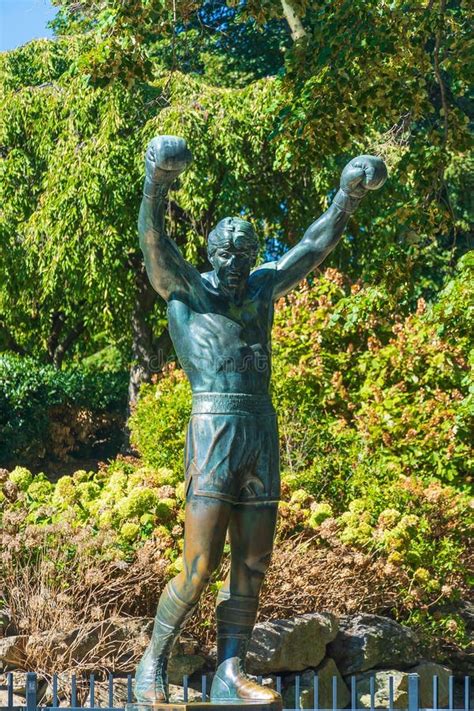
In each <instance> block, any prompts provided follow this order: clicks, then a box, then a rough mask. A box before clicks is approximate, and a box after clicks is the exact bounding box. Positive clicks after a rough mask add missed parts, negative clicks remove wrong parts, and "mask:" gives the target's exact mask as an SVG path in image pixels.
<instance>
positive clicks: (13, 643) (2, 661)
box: [0, 635, 28, 671]
mask: <svg viewBox="0 0 474 711" xmlns="http://www.w3.org/2000/svg"><path fill="white" fill-rule="evenodd" d="M27 641H28V637H27V635H14V636H12V637H1V638H0V668H2V669H3V670H4V671H10V670H12V669H16V668H18V667H21V666H22V665H23V662H24V661H25V658H26V655H25V649H26V643H27Z"/></svg>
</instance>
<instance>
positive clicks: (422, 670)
mask: <svg viewBox="0 0 474 711" xmlns="http://www.w3.org/2000/svg"><path fill="white" fill-rule="evenodd" d="M410 672H411V673H412V674H418V676H419V677H420V682H419V683H420V687H419V689H420V707H423V708H430V707H431V708H433V677H434V676H437V677H438V708H440V707H441V708H445V707H446V706H447V705H448V702H449V677H450V676H451V674H452V672H451V670H450V669H448V667H445V666H442V665H441V664H435V663H434V662H422V663H421V664H418V665H417V666H416V667H413V669H410Z"/></svg>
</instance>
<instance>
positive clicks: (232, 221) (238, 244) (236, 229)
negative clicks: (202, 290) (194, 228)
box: [207, 217, 258, 289]
mask: <svg viewBox="0 0 474 711" xmlns="http://www.w3.org/2000/svg"><path fill="white" fill-rule="evenodd" d="M257 254H258V240H257V235H256V234H255V230H254V228H253V227H252V225H251V224H250V222H247V221H246V220H241V219H240V217H225V218H224V219H223V220H221V221H220V222H219V223H218V224H217V225H216V227H215V228H214V229H213V230H212V232H211V233H210V234H209V237H208V241H207V255H208V257H209V261H210V262H211V264H212V266H213V267H214V271H215V273H216V275H217V278H218V280H219V282H221V284H222V285H223V286H225V287H227V288H228V289H238V288H239V286H241V285H243V284H244V283H245V282H246V281H247V278H248V276H249V274H250V270H251V269H252V267H254V266H255V262H256V261H257Z"/></svg>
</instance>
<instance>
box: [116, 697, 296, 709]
mask: <svg viewBox="0 0 474 711" xmlns="http://www.w3.org/2000/svg"><path fill="white" fill-rule="evenodd" d="M229 706H232V711H281V709H282V702H281V700H280V699H277V700H275V701H272V702H271V703H266V702H262V701H248V702H241V701H225V702H222V703H221V702H219V701H216V702H210V703H209V702H204V701H193V702H190V703H188V702H185V701H183V702H177V703H169V704H166V703H165V704H140V703H137V704H126V706H125V711H223V710H224V709H228V708H229Z"/></svg>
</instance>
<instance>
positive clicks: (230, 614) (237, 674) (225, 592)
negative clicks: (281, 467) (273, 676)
mask: <svg viewBox="0 0 474 711" xmlns="http://www.w3.org/2000/svg"><path fill="white" fill-rule="evenodd" d="M277 506H278V505H277V504H275V503H267V504H253V505H252V504H248V505H236V506H235V508H234V510H233V512H232V516H231V520H230V525H229V535H230V544H231V570H230V574H229V576H228V578H227V580H226V582H225V583H224V586H223V588H222V589H221V590H220V592H219V596H218V600H217V607H216V618H217V671H216V676H215V677H214V681H213V684H212V688H211V699H212V700H213V701H219V700H225V699H227V700H242V701H245V700H248V701H256V700H259V701H263V702H265V701H266V702H272V701H275V700H277V699H279V698H280V697H279V695H278V694H276V692H274V691H272V690H271V689H268V688H264V687H262V686H260V685H259V684H256V683H255V682H254V681H252V680H251V679H249V677H247V676H246V674H245V656H246V653H247V647H248V644H249V641H250V637H251V635H252V630H253V627H254V624H255V618H256V615H257V607H258V596H259V593H260V588H261V586H262V582H263V579H264V576H265V573H266V571H267V568H268V565H269V563H270V558H271V554H272V550H273V538H274V534H275V525H276V519H277Z"/></svg>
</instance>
